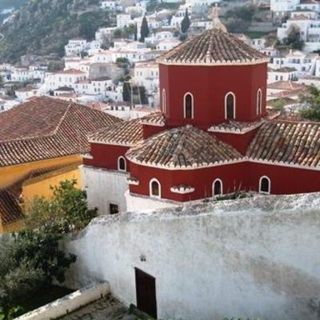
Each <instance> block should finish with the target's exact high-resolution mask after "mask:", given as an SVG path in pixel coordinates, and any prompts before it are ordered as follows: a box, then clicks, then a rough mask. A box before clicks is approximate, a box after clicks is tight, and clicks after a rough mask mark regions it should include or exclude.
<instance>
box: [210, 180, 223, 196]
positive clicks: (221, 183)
mask: <svg viewBox="0 0 320 320" xmlns="http://www.w3.org/2000/svg"><path fill="white" fill-rule="evenodd" d="M216 182H220V185H221V193H220V194H215V193H214V186H215V184H216ZM222 195H223V182H222V180H221V179H220V178H217V179H215V180H214V181H213V182H212V197H216V196H222Z"/></svg>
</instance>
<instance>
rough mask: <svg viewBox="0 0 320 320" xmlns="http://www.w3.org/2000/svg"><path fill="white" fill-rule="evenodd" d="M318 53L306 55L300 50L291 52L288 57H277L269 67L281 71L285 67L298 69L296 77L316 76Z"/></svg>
mask: <svg viewBox="0 0 320 320" xmlns="http://www.w3.org/2000/svg"><path fill="white" fill-rule="evenodd" d="M318 57H319V56H318V54H316V53H304V52H301V51H298V50H295V51H292V50H291V51H290V52H289V53H288V54H287V55H285V56H283V57H281V56H275V57H273V58H272V62H271V63H270V64H269V66H270V67H271V68H272V69H280V68H283V67H287V68H294V69H296V72H297V73H296V76H297V77H302V76H305V75H314V73H315V69H316V62H317V60H318Z"/></svg>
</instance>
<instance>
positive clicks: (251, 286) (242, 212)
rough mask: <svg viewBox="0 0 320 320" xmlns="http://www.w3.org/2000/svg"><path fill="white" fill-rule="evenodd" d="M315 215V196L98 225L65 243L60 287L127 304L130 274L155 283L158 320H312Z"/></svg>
mask: <svg viewBox="0 0 320 320" xmlns="http://www.w3.org/2000/svg"><path fill="white" fill-rule="evenodd" d="M319 208H320V195H319V194H315V195H308V196H282V197H275V196H268V197H267V196H265V197H263V196H260V197H258V198H256V199H254V200H252V199H242V200H238V201H229V202H224V203H223V202H220V203H218V204H215V205H214V204H211V203H207V204H203V205H193V206H192V207H186V208H176V209H162V211H158V212H154V213H148V214H143V213H139V214H132V213H131V214H130V213H128V214H124V215H118V216H106V217H99V218H97V219H96V220H95V221H93V222H92V223H91V225H90V226H89V227H88V228H87V229H86V230H85V231H83V232H82V233H81V234H80V235H78V236H77V237H75V238H73V239H72V240H70V242H68V243H67V244H66V246H67V248H68V250H69V251H71V252H73V253H75V254H76V255H77V256H78V260H77V263H76V265H75V266H74V269H73V272H72V274H70V277H69V281H70V283H69V284H70V285H76V286H79V285H80V286H82V285H84V284H87V283H89V282H90V281H93V280H96V279H101V280H107V281H108V282H109V283H110V287H111V292H113V294H114V295H115V296H117V297H118V298H120V299H121V300H122V301H123V302H125V303H126V304H130V303H135V302H136V298H135V273H134V268H135V267H138V268H140V269H141V270H143V271H145V272H147V273H149V274H150V275H152V276H154V277H155V278H156V290H157V305H158V316H159V318H161V319H169V318H170V319H184V320H194V319H197V320H209V319H210V320H220V319H223V317H231V316H237V317H240V316H242V317H260V319H262V320H263V319H268V320H280V319H281V320H289V319H290V320H309V319H310V320H315V319H319V318H318V317H317V313H319V310H320V305H319V301H320V250H319V249H320V209H319ZM141 255H144V256H145V257H146V261H145V262H142V261H140V256H141Z"/></svg>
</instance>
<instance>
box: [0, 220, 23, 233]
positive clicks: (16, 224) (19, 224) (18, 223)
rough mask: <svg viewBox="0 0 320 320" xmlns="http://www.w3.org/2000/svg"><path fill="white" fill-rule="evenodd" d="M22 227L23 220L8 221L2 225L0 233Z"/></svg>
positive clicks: (14, 230)
mask: <svg viewBox="0 0 320 320" xmlns="http://www.w3.org/2000/svg"><path fill="white" fill-rule="evenodd" d="M22 227H23V220H19V221H16V222H12V223H8V224H5V225H4V226H2V230H1V229H0V233H10V232H16V231H18V230H21V229H22Z"/></svg>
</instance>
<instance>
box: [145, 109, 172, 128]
mask: <svg viewBox="0 0 320 320" xmlns="http://www.w3.org/2000/svg"><path fill="white" fill-rule="evenodd" d="M141 123H142V124H147V125H153V126H159V127H163V126H165V124H166V118H165V116H164V115H163V113H161V112H154V113H150V114H148V115H147V116H145V117H143V118H141Z"/></svg>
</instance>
